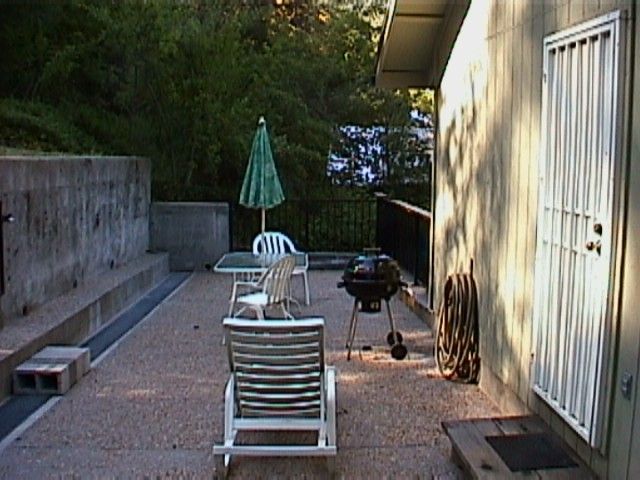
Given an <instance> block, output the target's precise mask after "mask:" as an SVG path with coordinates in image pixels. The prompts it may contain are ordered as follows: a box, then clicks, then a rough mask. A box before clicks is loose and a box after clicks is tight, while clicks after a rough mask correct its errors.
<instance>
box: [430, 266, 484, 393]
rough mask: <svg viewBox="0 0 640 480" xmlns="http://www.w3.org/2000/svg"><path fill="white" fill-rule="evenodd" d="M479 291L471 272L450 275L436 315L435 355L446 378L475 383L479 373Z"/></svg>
mask: <svg viewBox="0 0 640 480" xmlns="http://www.w3.org/2000/svg"><path fill="white" fill-rule="evenodd" d="M478 342H479V336H478V292H477V289H476V283H475V280H474V279H473V275H472V274H469V273H464V274H454V275H449V277H448V278H447V281H446V283H445V286H444V297H443V299H442V305H441V306H440V312H439V314H438V328H437V331H436V341H435V357H436V363H437V364H438V369H439V370H440V373H441V374H442V375H443V376H444V377H445V378H447V379H449V380H457V381H460V382H464V383H477V381H478V374H479V373H480V357H479V345H478Z"/></svg>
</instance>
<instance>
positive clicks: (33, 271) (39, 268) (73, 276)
mask: <svg viewBox="0 0 640 480" xmlns="http://www.w3.org/2000/svg"><path fill="white" fill-rule="evenodd" d="M0 200H1V201H2V209H3V214H4V215H6V214H8V213H11V214H13V216H14V218H15V221H14V222H13V223H6V222H5V223H3V224H1V228H2V234H3V240H4V250H3V254H4V255H3V257H4V279H5V292H4V295H2V296H1V297H0V311H1V312H2V314H3V315H4V316H5V318H9V317H19V316H20V315H22V314H23V312H29V311H30V310H31V309H33V308H35V307H36V306H38V305H41V304H42V303H44V302H46V301H47V300H50V299H52V298H54V297H56V296H57V295H60V294H61V293H64V292H66V291H68V290H70V289H72V288H74V286H75V285H79V284H81V283H82V281H83V280H84V279H85V278H88V277H91V276H93V275H98V274H99V273H100V272H103V271H105V270H108V269H111V268H116V267H118V266H121V265H123V264H125V263H126V262H127V261H129V260H130V259H132V258H135V257H137V256H139V255H141V254H142V253H144V252H145V250H146V249H147V246H148V229H149V202H150V163H149V161H148V160H146V159H142V158H132V157H70V156H64V157H63V156H60V157H58V156H45V157H0Z"/></svg>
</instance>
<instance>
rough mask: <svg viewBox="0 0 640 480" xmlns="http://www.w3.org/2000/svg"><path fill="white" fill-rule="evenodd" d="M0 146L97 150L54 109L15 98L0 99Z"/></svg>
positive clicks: (48, 149)
mask: <svg viewBox="0 0 640 480" xmlns="http://www.w3.org/2000/svg"><path fill="white" fill-rule="evenodd" d="M0 145H4V146H5V147H9V148H13V149H19V150H28V151H36V152H61V151H62V152H85V153H99V152H100V149H99V148H97V146H96V144H95V142H94V140H93V139H92V138H91V137H89V136H87V135H86V134H85V133H84V132H83V131H82V130H80V129H78V128H77V127H76V126H75V125H74V124H73V122H72V121H71V120H70V119H69V118H67V117H65V116H64V115H62V114H61V113H60V112H58V111H57V110H55V109H53V108H51V107H50V106H48V105H46V104H42V103H35V102H25V101H21V100H15V99H0Z"/></svg>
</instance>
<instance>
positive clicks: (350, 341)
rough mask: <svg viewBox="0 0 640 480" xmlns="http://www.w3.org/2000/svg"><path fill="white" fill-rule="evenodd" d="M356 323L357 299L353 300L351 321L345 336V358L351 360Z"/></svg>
mask: <svg viewBox="0 0 640 480" xmlns="http://www.w3.org/2000/svg"><path fill="white" fill-rule="evenodd" d="M357 324H358V299H355V301H354V302H353V312H352V313H351V322H349V336H348V337H347V345H346V347H347V360H351V347H352V346H353V339H354V338H355V336H356V326H357Z"/></svg>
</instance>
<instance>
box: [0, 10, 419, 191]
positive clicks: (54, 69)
mask: <svg viewBox="0 0 640 480" xmlns="http://www.w3.org/2000/svg"><path fill="white" fill-rule="evenodd" d="M375 19H379V12H376V11H353V10H348V9H333V10H327V9H325V10H319V9H314V8H311V7H309V6H308V5H307V4H305V3H304V2H293V3H290V4H289V5H288V6H287V7H281V8H275V7H273V6H272V5H271V4H269V2H264V1H243V2H238V1H237V0H211V1H207V2H205V1H196V0H194V1H189V2H167V1H146V2H138V1H124V2H103V1H100V0H66V1H60V2H44V1H41V2H4V3H0V48H1V49H2V51H3V62H0V98H5V99H7V98H15V99H19V100H4V101H3V102H2V103H1V104H0V108H1V109H2V125H1V129H0V131H1V132H2V138H1V140H2V142H3V143H6V144H8V145H9V146H14V147H27V148H30V147H34V148H39V149H41V148H42V149H51V150H58V151H70V152H76V153H80V152H87V151H95V152H101V153H115V154H134V155H143V156H147V157H149V158H150V159H151V160H152V162H153V170H152V171H153V190H152V192H153V196H154V198H155V199H162V200H228V201H235V200H236V199H237V196H238V193H239V190H240V186H241V180H242V176H243V175H244V171H245V167H246V162H247V159H248V155H249V150H250V147H251V139H252V137H253V134H254V132H255V128H256V122H257V119H258V117H259V116H260V115H264V116H265V117H266V119H267V127H268V130H269V133H270V135H271V138H272V142H273V145H272V146H273V150H274V156H275V160H276V164H277V165H278V168H279V171H280V175H281V179H282V183H283V187H284V190H285V195H286V196H287V197H288V198H313V197H318V196H321V195H323V194H325V195H326V192H327V189H329V188H331V186H330V184H329V182H328V181H327V180H326V179H325V175H324V172H325V166H326V156H327V152H328V149H329V146H330V145H331V143H332V141H334V139H335V135H336V129H335V127H336V126H337V125H341V124H344V123H357V124H362V125H366V124H373V123H376V124H384V125H402V124H403V123H405V122H406V120H407V119H408V116H407V112H408V110H409V108H410V106H411V101H412V99H411V97H410V96H409V95H408V94H407V93H402V94H401V93H393V92H388V91H381V90H377V89H375V88H373V86H372V81H371V80H372V78H371V77H372V70H373V64H374V53H375V42H374V39H375V38H376V35H377V30H376V28H372V26H371V24H372V22H374V20H375ZM374 23H375V22H374ZM377 25H378V28H379V22H378V24H377ZM29 112H31V113H29ZM21 115H22V116H21ZM43 136H44V137H43ZM38 139H40V140H38Z"/></svg>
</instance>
